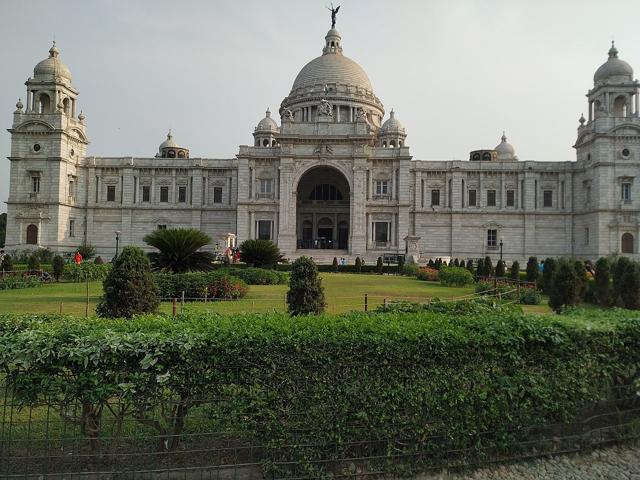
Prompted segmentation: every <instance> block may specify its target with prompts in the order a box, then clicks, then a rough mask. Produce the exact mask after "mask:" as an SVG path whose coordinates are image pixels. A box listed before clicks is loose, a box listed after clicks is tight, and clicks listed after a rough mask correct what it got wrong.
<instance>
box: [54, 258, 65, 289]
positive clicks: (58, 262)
mask: <svg viewBox="0 0 640 480" xmlns="http://www.w3.org/2000/svg"><path fill="white" fill-rule="evenodd" d="M52 267H53V278H55V279H56V282H57V281H59V280H60V277H62V274H63V273H64V258H62V257H61V256H60V255H56V256H55V257H53V261H52Z"/></svg>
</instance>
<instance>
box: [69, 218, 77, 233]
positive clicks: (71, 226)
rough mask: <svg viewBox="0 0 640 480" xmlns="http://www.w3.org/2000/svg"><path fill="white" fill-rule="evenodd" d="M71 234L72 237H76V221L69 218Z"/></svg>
mask: <svg viewBox="0 0 640 480" xmlns="http://www.w3.org/2000/svg"><path fill="white" fill-rule="evenodd" d="M69 236H70V237H75V236H76V221H75V220H69Z"/></svg>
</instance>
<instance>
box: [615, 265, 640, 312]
mask: <svg viewBox="0 0 640 480" xmlns="http://www.w3.org/2000/svg"><path fill="white" fill-rule="evenodd" d="M613 284H614V290H615V292H616V294H617V296H618V297H619V298H620V302H621V303H622V305H623V306H624V308H628V309H630V310H637V309H638V308H640V266H639V265H638V264H637V263H636V262H633V261H631V260H629V259H628V258H626V257H620V258H618V261H617V262H616V264H615V268H614V276H613Z"/></svg>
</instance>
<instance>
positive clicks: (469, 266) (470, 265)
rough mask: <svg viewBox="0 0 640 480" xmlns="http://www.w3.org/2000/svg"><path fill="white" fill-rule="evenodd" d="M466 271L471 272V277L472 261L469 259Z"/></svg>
mask: <svg viewBox="0 0 640 480" xmlns="http://www.w3.org/2000/svg"><path fill="white" fill-rule="evenodd" d="M467 270H469V272H471V275H473V260H471V259H469V260H467Z"/></svg>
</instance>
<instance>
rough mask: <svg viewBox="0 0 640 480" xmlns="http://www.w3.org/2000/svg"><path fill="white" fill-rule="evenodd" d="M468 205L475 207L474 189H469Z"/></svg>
mask: <svg viewBox="0 0 640 480" xmlns="http://www.w3.org/2000/svg"><path fill="white" fill-rule="evenodd" d="M469 206H470V207H476V206H477V201H476V191H475V190H469Z"/></svg>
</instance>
